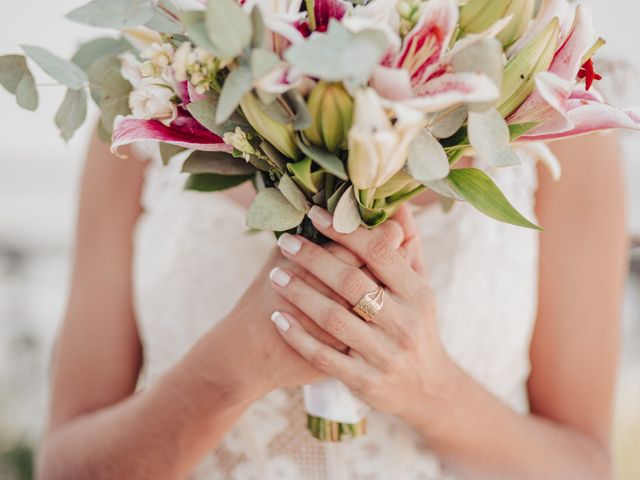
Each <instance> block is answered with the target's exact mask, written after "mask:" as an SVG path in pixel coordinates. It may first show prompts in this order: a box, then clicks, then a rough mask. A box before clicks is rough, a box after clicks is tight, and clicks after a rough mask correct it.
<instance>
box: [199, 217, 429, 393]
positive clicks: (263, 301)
mask: <svg viewBox="0 0 640 480" xmlns="http://www.w3.org/2000/svg"><path fill="white" fill-rule="evenodd" d="M413 232H415V227H414V225H413V222H412V218H411V217H410V215H407V214H406V212H404V211H400V212H399V213H398V215H397V216H396V217H395V218H394V220H391V221H388V222H386V223H385V224H384V225H383V226H382V227H381V228H380V229H378V233H379V234H380V235H384V236H385V238H387V239H388V242H389V245H390V247H391V248H393V249H394V250H396V249H397V250H398V251H400V252H401V254H402V255H404V256H406V257H407V258H409V259H411V261H414V262H415V261H418V258H419V257H418V256H419V251H418V249H416V248H415V242H413V241H411V240H409V241H407V239H410V238H413ZM286 238H287V237H283V238H282V239H281V240H280V242H279V243H280V244H283V243H284V242H285V241H286ZM325 248H326V250H323V251H327V252H331V255H332V256H333V257H334V258H336V259H339V260H340V261H341V262H343V263H344V264H345V265H349V266H350V267H351V268H353V269H356V270H358V269H359V268H361V267H362V268H363V270H358V271H362V272H363V273H362V275H365V276H366V275H367V273H365V271H366V267H364V266H363V262H362V261H360V260H359V259H358V257H357V256H356V255H354V254H353V253H351V252H349V251H348V250H347V249H345V248H344V247H342V246H341V245H339V244H337V243H332V244H329V245H327V246H326V247H325ZM282 271H287V272H291V273H292V274H294V275H296V276H297V277H298V278H301V279H304V281H305V283H306V284H308V285H310V286H311V288H314V291H318V292H321V293H322V295H324V296H326V297H327V298H331V300H332V301H333V302H335V303H336V304H341V303H342V304H343V305H344V307H348V305H347V303H346V301H345V300H344V299H342V298H341V297H340V296H339V295H337V294H335V293H333V292H332V290H331V289H330V288H329V287H327V286H326V285H324V284H323V283H322V282H321V281H320V280H318V279H317V278H315V277H314V276H313V275H312V273H310V271H309V270H306V269H304V268H303V267H302V266H298V265H296V264H295V263H294V262H292V261H290V260H287V259H285V258H283V257H282V255H280V252H279V250H278V249H274V252H273V255H271V256H270V258H269V259H268V261H267V262H266V264H265V265H264V266H263V268H262V270H261V272H260V273H259V274H258V275H257V276H256V278H255V280H254V281H253V283H252V284H251V285H250V286H249V287H248V288H247V290H246V292H245V294H244V295H243V296H242V297H241V299H240V300H239V301H238V302H237V304H236V306H235V307H234V309H233V311H232V312H231V313H230V314H229V315H227V316H226V317H225V319H223V320H222V321H221V322H220V323H219V324H218V325H217V326H216V327H215V328H214V330H213V331H212V334H213V337H215V338H211V341H205V344H206V347H205V349H206V350H211V349H220V348H221V346H220V345H221V344H224V345H225V346H228V347H227V348H229V350H230V351H231V350H233V351H234V353H232V354H231V357H233V358H235V356H236V355H237V353H236V352H238V351H241V352H243V355H242V358H241V360H238V359H236V360H235V361H236V362H238V363H240V362H241V363H242V367H241V369H240V372H239V374H238V375H240V374H241V375H242V376H243V377H244V382H245V383H246V384H248V385H250V391H249V392H248V396H250V397H258V396H260V395H263V394H264V393H267V392H269V391H271V390H274V389H276V388H279V387H285V386H297V385H301V384H306V383H311V382H313V381H316V380H318V379H320V378H321V377H322V376H323V375H324V373H323V372H320V371H318V370H317V369H316V368H314V367H313V366H311V365H310V364H309V363H308V362H306V361H305V360H304V359H302V358H300V356H299V355H298V354H297V353H296V352H295V351H294V350H293V349H291V348H290V347H288V346H287V345H286V343H285V342H283V341H282V339H281V338H280V336H279V335H278V334H277V333H276V332H275V331H274V329H273V327H272V326H271V324H270V323H268V322H265V321H264V320H266V319H267V318H269V317H270V316H271V314H272V313H273V312H274V311H287V312H290V313H291V314H292V315H295V317H296V318H297V319H298V321H299V322H300V325H301V326H302V328H304V329H305V331H306V332H307V334H308V335H309V336H310V337H311V338H314V339H315V340H316V341H320V342H322V343H323V344H326V345H329V346H330V347H331V348H332V349H334V350H335V351H341V352H346V351H347V350H348V347H347V346H346V345H345V344H344V343H342V342H341V341H340V340H339V339H336V338H335V337H333V336H332V335H331V334H330V333H327V332H326V331H325V330H323V329H322V328H320V327H319V326H318V325H317V324H316V323H315V322H314V321H313V320H311V319H310V318H309V317H307V316H306V315H304V313H303V312H302V311H301V310H299V309H298V308H296V307H295V306H294V305H292V304H291V303H290V302H288V301H287V300H286V299H285V298H283V297H282V296H281V295H278V294H277V292H274V290H273V288H272V287H271V285H270V281H269V276H271V278H272V280H273V281H277V279H278V273H277V272H282ZM270 274H271V275H270ZM263 319H264V320H263ZM243 391H244V390H243ZM245 396H247V395H245Z"/></svg>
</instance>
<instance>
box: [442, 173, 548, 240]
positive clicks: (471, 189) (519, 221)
mask: <svg viewBox="0 0 640 480" xmlns="http://www.w3.org/2000/svg"><path fill="white" fill-rule="evenodd" d="M447 183H448V184H449V185H450V186H451V187H452V188H453V189H454V190H455V191H456V192H457V193H458V194H459V195H460V196H461V197H462V198H464V199H465V200H466V201H467V202H469V203H470V204H471V205H472V206H473V207H475V208H476V209H477V210H479V211H480V212H482V213H484V214H485V215H488V216H489V217H491V218H494V219H496V220H499V221H501V222H505V223H509V224H512V225H517V226H520V227H526V228H532V229H535V230H540V227H538V226H537V225H535V224H533V223H531V222H530V221H529V220H527V219H526V218H525V217H523V216H522V214H520V213H519V212H518V211H517V210H516V209H515V208H514V207H513V206H512V205H511V203H509V200H507V198H506V197H505V196H504V194H503V193H502V192H501V191H500V189H499V188H498V186H497V185H496V184H495V183H494V182H493V180H491V178H489V176H488V175H487V174H486V173H484V172H483V171H482V170H478V169H477V168H461V169H455V170H451V172H450V173H449V176H448V177H447Z"/></svg>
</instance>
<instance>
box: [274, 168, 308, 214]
mask: <svg viewBox="0 0 640 480" xmlns="http://www.w3.org/2000/svg"><path fill="white" fill-rule="evenodd" d="M278 190H280V193H282V195H284V196H285V198H286V199H287V200H289V203H291V205H293V206H294V207H295V208H296V209H298V210H300V211H302V212H305V213H306V212H308V211H309V209H310V206H309V202H308V201H307V197H305V195H304V193H303V192H302V190H300V188H299V187H298V185H297V184H296V182H294V181H293V179H292V178H291V177H290V176H289V175H287V174H286V173H285V174H284V175H282V177H281V178H280V182H278Z"/></svg>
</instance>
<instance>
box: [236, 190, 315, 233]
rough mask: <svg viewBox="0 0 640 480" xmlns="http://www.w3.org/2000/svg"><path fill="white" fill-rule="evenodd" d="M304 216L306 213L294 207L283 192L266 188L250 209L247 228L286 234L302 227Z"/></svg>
mask: <svg viewBox="0 0 640 480" xmlns="http://www.w3.org/2000/svg"><path fill="white" fill-rule="evenodd" d="M304 216H305V214H304V211H301V210H298V209H297V208H296V207H294V206H293V205H292V204H291V203H290V202H289V200H287V199H286V197H285V196H284V195H283V194H282V193H281V192H279V191H278V190H276V189H275V188H265V189H264V190H262V191H261V192H260V193H258V195H257V196H256V199H255V200H254V201H253V203H252V204H251V207H249V211H248V212H247V227H249V228H253V229H256V230H271V231H273V232H286V231H287V230H291V229H292V228H295V227H297V226H298V225H300V223H301V222H302V220H303V219H304Z"/></svg>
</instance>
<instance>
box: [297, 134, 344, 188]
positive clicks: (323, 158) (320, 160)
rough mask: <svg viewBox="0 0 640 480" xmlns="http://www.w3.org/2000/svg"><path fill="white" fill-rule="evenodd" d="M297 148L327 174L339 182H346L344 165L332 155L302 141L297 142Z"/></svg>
mask: <svg viewBox="0 0 640 480" xmlns="http://www.w3.org/2000/svg"><path fill="white" fill-rule="evenodd" d="M298 148H300V150H302V153H304V154H305V155H307V156H308V157H310V158H311V159H312V160H313V161H314V162H316V163H317V164H318V165H320V166H321V167H322V168H324V169H325V170H326V171H327V172H329V173H331V174H333V175H335V176H336V177H338V178H339V179H341V180H347V178H348V176H347V171H346V170H345V168H344V163H343V162H342V160H340V159H339V158H338V157H336V156H335V155H333V154H332V153H329V152H327V151H326V150H322V149H320V148H318V147H315V146H313V145H307V144H305V143H304V142H303V141H302V140H299V141H298Z"/></svg>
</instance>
